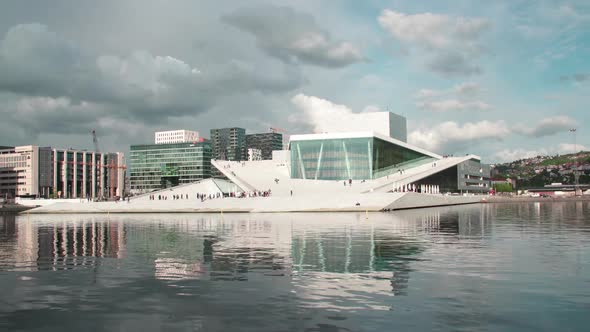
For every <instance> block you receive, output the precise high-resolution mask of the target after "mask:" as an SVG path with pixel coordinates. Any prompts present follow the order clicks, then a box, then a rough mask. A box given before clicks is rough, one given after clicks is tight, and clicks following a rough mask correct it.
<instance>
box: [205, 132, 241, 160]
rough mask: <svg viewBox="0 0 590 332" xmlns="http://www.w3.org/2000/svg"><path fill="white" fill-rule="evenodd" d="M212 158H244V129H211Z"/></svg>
mask: <svg viewBox="0 0 590 332" xmlns="http://www.w3.org/2000/svg"><path fill="white" fill-rule="evenodd" d="M211 146H212V148H213V158H214V159H218V160H232V161H241V160H246V159H247V155H246V150H247V149H246V129H244V128H237V127H236V128H221V129H211Z"/></svg>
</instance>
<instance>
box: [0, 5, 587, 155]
mask: <svg viewBox="0 0 590 332" xmlns="http://www.w3.org/2000/svg"><path fill="white" fill-rule="evenodd" d="M588 59H590V3H589V2H588V1H586V0H579V1H578V0H572V1H549V0H547V1H545V0H535V1H521V0H506V1H461V0H454V1H440V0H431V1H391V0H390V1H386V0H383V1H377V0H365V1H356V0H349V1H344V0H343V1H333V0H326V1H321V0H292V1H288V0H274V1H272V2H271V1H258V0H249V1H228V0H217V1H199V0H190V1H189V0H176V1H147V0H141V1H140V0H137V1H135V0H134V1H131V0H126V1H121V0H103V1H91V0H77V1H71V0H68V1H61V0H53V1H37V0H19V1H2V2H1V3H0V145H25V144H38V145H52V146H56V147H74V148H92V139H91V137H90V131H91V130H92V129H96V131H97V132H98V133H99V140H100V144H101V148H102V149H103V150H112V151H115V150H117V151H128V149H129V145H130V144H141V143H149V142H151V141H152V140H153V132H154V131H156V130H167V129H177V128H184V129H192V130H197V131H199V132H201V133H202V134H203V136H206V137H208V136H209V134H208V133H209V129H210V128H215V127H229V126H240V127H244V128H246V129H247V130H248V131H250V132H265V131H267V130H268V128H269V127H271V126H272V127H279V128H284V129H285V130H286V131H287V132H289V133H291V134H297V133H309V132H313V131H318V130H320V131H321V128H322V125H323V124H325V123H330V124H333V122H334V121H338V119H339V118H346V115H348V114H350V113H359V112H372V111H378V110H388V111H392V112H395V113H399V114H401V115H404V116H406V117H407V118H408V130H409V133H408V136H409V137H408V139H409V141H410V143H413V144H415V145H418V146H420V147H423V148H427V149H431V150H433V151H436V152H438V153H441V154H463V153H467V152H471V153H477V154H479V155H481V156H482V157H483V158H484V161H487V162H497V161H505V160H512V159H518V158H522V157H526V156H529V155H537V154H553V153H567V152H572V151H573V150H574V147H573V144H574V137H573V136H572V134H571V133H570V132H569V131H568V129H570V128H577V129H578V130H577V144H578V146H579V148H585V147H588V146H590V142H588V139H589V138H590V134H588V132H589V129H590V128H588V126H585V124H590V110H589V109H588V108H589V107H590V61H589V60H588Z"/></svg>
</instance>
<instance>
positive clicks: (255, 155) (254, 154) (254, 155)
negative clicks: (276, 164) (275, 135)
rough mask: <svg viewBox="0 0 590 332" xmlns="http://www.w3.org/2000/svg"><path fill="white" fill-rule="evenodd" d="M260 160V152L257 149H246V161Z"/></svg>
mask: <svg viewBox="0 0 590 332" xmlns="http://www.w3.org/2000/svg"><path fill="white" fill-rule="evenodd" d="M254 160H262V151H260V150H259V149H248V161H254Z"/></svg>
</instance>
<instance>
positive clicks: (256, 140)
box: [246, 132, 283, 160]
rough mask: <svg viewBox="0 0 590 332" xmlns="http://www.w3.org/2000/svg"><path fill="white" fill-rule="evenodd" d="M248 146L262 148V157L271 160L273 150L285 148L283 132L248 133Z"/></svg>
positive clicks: (249, 147)
mask: <svg viewBox="0 0 590 332" xmlns="http://www.w3.org/2000/svg"><path fill="white" fill-rule="evenodd" d="M246 147H247V148H248V149H258V150H260V151H261V152H262V159H263V160H270V159H272V152H273V151H275V150H282V149H283V134H281V133H274V132H271V133H260V134H248V135H246Z"/></svg>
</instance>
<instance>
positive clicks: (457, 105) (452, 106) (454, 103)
mask: <svg viewBox="0 0 590 332" xmlns="http://www.w3.org/2000/svg"><path fill="white" fill-rule="evenodd" d="M416 105H417V106H418V107H420V108H422V109H427V110H431V111H434V112H449V111H487V110H490V109H491V108H492V106H491V105H490V104H487V103H484V102H482V101H462V100H458V99H445V100H435V101H423V102H418V103H417V104H416Z"/></svg>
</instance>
